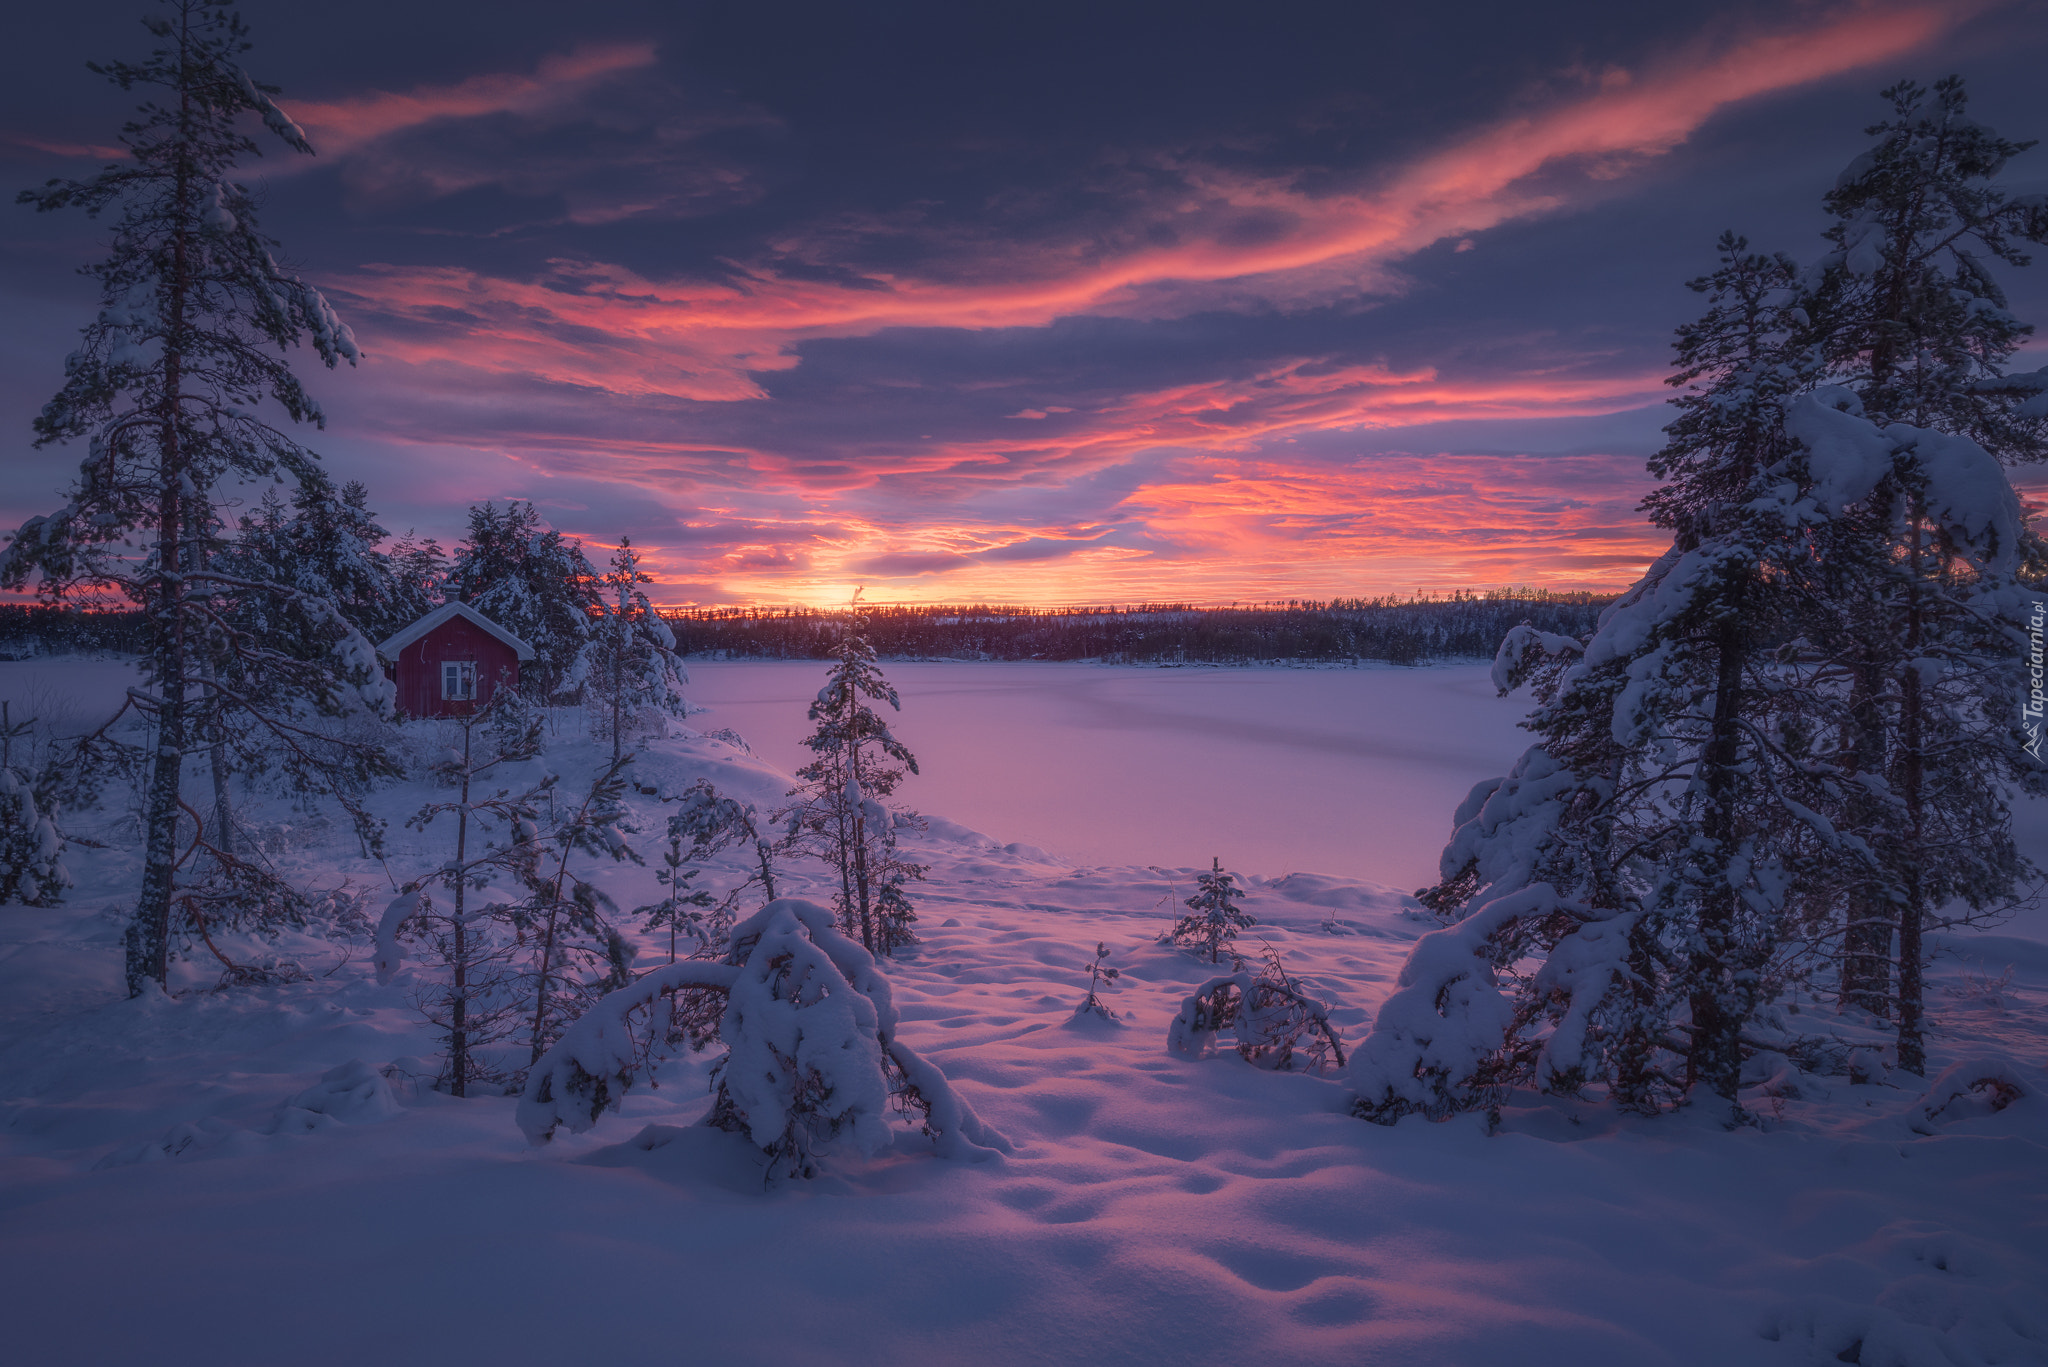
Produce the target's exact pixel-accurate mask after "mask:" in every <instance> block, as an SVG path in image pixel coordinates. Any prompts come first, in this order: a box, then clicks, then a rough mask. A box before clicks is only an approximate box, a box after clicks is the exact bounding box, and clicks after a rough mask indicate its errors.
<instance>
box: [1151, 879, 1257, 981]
mask: <svg viewBox="0 0 2048 1367" xmlns="http://www.w3.org/2000/svg"><path fill="white" fill-rule="evenodd" d="M1195 881H1196V883H1197V885H1198V886H1197V888H1196V890H1195V895H1194V896H1192V897H1190V898H1188V899H1187V901H1186V906H1187V908H1188V914H1187V915H1185V916H1183V917H1181V918H1180V919H1179V920H1178V921H1175V922H1174V923H1173V930H1172V931H1171V932H1169V934H1170V937H1171V939H1172V940H1173V942H1174V943H1175V944H1177V945H1187V946H1190V947H1193V948H1195V949H1200V950H1206V951H1207V952H1208V955H1209V962H1210V963H1212V964H1213V963H1217V962H1220V956H1221V954H1222V952H1223V951H1224V950H1225V949H1228V948H1229V947H1230V942H1231V941H1233V940H1235V939H1236V938H1237V933H1238V932H1239V931H1240V930H1246V929H1249V928H1250V927H1252V926H1255V925H1257V924H1258V922H1257V921H1256V920H1254V919H1253V918H1252V917H1251V915H1250V914H1249V913H1247V912H1246V911H1245V910H1244V909H1243V908H1241V907H1239V906H1238V905H1237V904H1238V902H1239V901H1241V900H1242V899H1243V898H1244V889H1243V888H1240V887H1239V886H1238V885H1237V879H1236V876H1235V875H1233V874H1229V873H1226V872H1224V870H1223V861H1222V860H1221V859H1220V858H1211V859H1210V861H1209V872H1207V873H1200V874H1196V875H1195Z"/></svg>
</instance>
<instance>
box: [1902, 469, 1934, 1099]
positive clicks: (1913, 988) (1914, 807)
mask: <svg viewBox="0 0 2048 1367" xmlns="http://www.w3.org/2000/svg"><path fill="white" fill-rule="evenodd" d="M1922 519H1923V512H1922V509H1921V508H1920V507H1919V506H1918V500H1917V498H1916V500H1915V506H1914V508H1913V510H1912V517H1911V521H1910V524H1909V525H1910V529H1911V535H1912V538H1913V545H1912V552H1911V555H1910V557H1909V559H1908V580H1907V582H1908V583H1909V584H1910V585H1911V592H1912V597H1911V598H1910V599H1909V600H1908V602H1907V607H1906V668H1905V670H1904V672H1903V673H1902V675H1901V677H1900V680H1899V683H1900V694H1899V732H1900V735H1899V739H1900V742H1901V748H1902V749H1903V751H1904V754H1902V755H1901V756H1900V759H1901V760H1902V765H1901V769H1902V773H1901V775H1900V777H1901V782H1900V785H1899V786H1900V787H1901V788H1902V789H1903V790H1904V796H1905V799H1906V827H1907V837H1906V849H1905V856H1906V866H1905V869H1904V870H1903V873H1904V877H1903V878H1902V879H1901V880H1900V882H1901V883H1902V884H1903V885H1904V886H1903V889H1902V893H1903V895H1902V896H1901V898H1900V901H1899V1017H1898V1020H1899V1067H1900V1068H1902V1069H1904V1070H1905V1071H1906V1072H1909V1073H1915V1074H1924V1073H1925V1072H1926V1071H1927V1043H1926V1040H1925V1038H1924V1036H1923V1033H1922V1026H1921V1017H1922V1013H1923V1009H1924V1002H1923V999H1922V982H1921V965H1920V955H1921V923H1922V917H1923V912H1924V910H1925V908H1924V906H1923V900H1924V897H1925V893H1924V891H1923V887H1924V882H1923V878H1924V874H1923V858H1924V854H1925V841H1926V824H1927V811H1926V775H1927V763H1926V736H1927V730H1926V728H1927V709H1926V698H1925V696H1924V695H1923V692H1922V689H1923V682H1922V680H1921V677H1920V670H1919V668H1918V667H1917V666H1918V664H1919V657H1920V647H1921V645H1922V643H1923V639H1924V635H1925V631H1926V605H1925V602H1924V601H1923V595H1922V591H1921V579H1920V574H1921V559H1922V547H1921V543H1920V524H1921V521H1922Z"/></svg>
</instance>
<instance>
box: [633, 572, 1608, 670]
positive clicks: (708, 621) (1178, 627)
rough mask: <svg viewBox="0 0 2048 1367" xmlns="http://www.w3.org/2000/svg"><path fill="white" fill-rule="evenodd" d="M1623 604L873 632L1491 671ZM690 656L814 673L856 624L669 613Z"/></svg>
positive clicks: (1010, 617) (869, 611)
mask: <svg viewBox="0 0 2048 1367" xmlns="http://www.w3.org/2000/svg"><path fill="white" fill-rule="evenodd" d="M1611 601H1613V599H1612V595H1601V594H1588V593H1552V592H1548V591H1545V590H1541V589H1500V590H1495V591H1492V592H1489V593H1483V594H1465V593H1459V594H1452V595H1450V596H1448V597H1443V598H1339V599H1335V600H1332V601H1329V602H1314V601H1309V600H1296V601H1290V602H1284V603H1257V604H1246V605H1242V606H1231V607H1193V606H1190V605H1187V604H1182V603H1143V604H1135V605H1131V606H1125V607H1093V608H1052V609H1042V608H1017V607H993V606H986V605H975V606H969V607H960V606H916V607H899V606H879V605H878V606H874V607H868V608H865V609H863V616H864V618H865V624H864V626H863V628H862V630H863V632H864V634H865V635H866V636H867V638H868V641H869V643H870V644H872V645H873V646H874V648H875V651H876V653H877V654H880V655H882V656H885V657H893V658H896V659H905V658H909V659H934V658H937V659H953V660H962V659H964V660H1102V661H1105V662H1109V663H1115V664H1155V663H1160V664H1163V663H1175V662H1180V661H1192V662H1202V663H1211V664H1249V663H1253V662H1257V661H1274V660H1306V661H1346V660H1385V661H1390V662H1392V663H1394V664H1420V663H1422V662H1423V661H1426V660H1447V659H1485V658H1489V657H1491V656H1492V655H1493V652H1494V650H1495V649H1496V648H1497V647H1498V646H1499V645H1500V640H1501V637H1503V636H1505V635H1506V634H1507V632H1508V630H1509V629H1510V628H1512V627H1513V626H1515V625H1516V624H1517V623H1519V622H1524V621H1527V622H1532V623H1534V624H1535V625H1536V626H1537V627H1539V628H1541V629H1542V630H1544V631H1552V632H1557V633H1559V634H1561V635H1574V636H1576V635H1582V634H1584V633H1585V632H1586V631H1588V630H1590V629H1591V627H1592V625H1593V621H1594V619H1595V618H1596V617H1598V616H1599V614H1600V609H1601V608H1602V607H1603V606H1605V605H1606V604H1607V603H1609V602H1611ZM662 616H663V617H665V618H667V619H668V622H669V625H670V628H671V629H672V630H673V631H674V632H675V634H676V647H677V649H678V650H680V651H682V652H684V653H686V654H689V655H695V656H699V657H706V656H708V657H712V658H730V659H772V660H815V659H821V658H823V657H824V656H826V655H827V654H828V653H830V650H831V647H832V644H833V642H835V641H836V640H838V638H839V635H840V633H841V632H843V631H844V630H845V629H846V627H847V624H848V622H849V621H850V620H851V614H850V613H849V612H847V611H845V610H837V611H830V612H822V611H817V610H814V609H808V608H692V609H682V610H673V611H664V612H663V613H662Z"/></svg>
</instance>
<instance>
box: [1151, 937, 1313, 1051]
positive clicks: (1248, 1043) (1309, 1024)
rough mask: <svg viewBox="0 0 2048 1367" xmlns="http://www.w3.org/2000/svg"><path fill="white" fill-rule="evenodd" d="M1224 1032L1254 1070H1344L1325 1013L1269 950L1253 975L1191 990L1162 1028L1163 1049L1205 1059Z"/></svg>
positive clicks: (1240, 975)
mask: <svg viewBox="0 0 2048 1367" xmlns="http://www.w3.org/2000/svg"><path fill="white" fill-rule="evenodd" d="M1225 1031H1229V1032H1230V1033H1231V1034H1232V1035H1233V1036H1234V1037H1235V1038H1236V1041H1237V1052H1238V1055H1239V1057H1241V1058H1243V1059H1244V1060H1245V1061H1246V1062H1248V1063H1251V1064H1252V1065H1254V1066H1255V1067H1259V1068H1266V1069H1270V1070H1273V1071H1275V1072H1288V1071H1300V1072H1308V1073H1327V1072H1329V1071H1330V1070H1331V1069H1333V1068H1342V1067H1343V1066H1344V1044H1343V1041H1341V1040H1340V1039H1338V1038H1337V1031H1336V1028H1335V1027H1334V1026H1332V1025H1331V1024H1330V1009H1329V1007H1328V1006H1326V1005H1325V1004H1324V1003H1322V1002H1320V1001H1318V1000H1316V999H1315V998H1314V997H1311V996H1310V995H1309V994H1308V992H1307V991H1306V990H1305V989H1304V988H1303V987H1302V984H1301V981H1300V979H1298V978H1296V977H1294V976H1293V975H1292V974H1290V973H1288V971H1287V968H1286V966H1285V965H1284V964H1282V963H1281V962H1280V956H1279V955H1278V954H1277V953H1275V952H1274V951H1273V950H1271V949H1268V950H1267V951H1266V961H1265V963H1264V964H1263V965H1261V966H1260V968H1259V971H1258V972H1256V973H1253V972H1251V971H1250V970H1249V969H1245V970H1240V971H1239V972H1236V973H1232V974H1230V975H1229V976H1227V977H1221V978H1211V979H1210V980H1209V981H1208V982H1205V983H1203V984H1202V985H1201V986H1200V987H1198V988H1196V989H1195V991H1194V993H1193V994H1192V995H1190V996H1189V997H1188V998H1187V999H1186V1000H1185V1001H1183V1002H1182V1003H1181V1006H1180V1013H1179V1014H1178V1015H1176V1016H1175V1017H1174V1018H1173V1024H1172V1025H1171V1026H1169V1027H1168V1028H1167V1033H1166V1047H1167V1049H1168V1050H1170V1051H1171V1052H1173V1053H1177V1054H1187V1055H1190V1056H1192V1057H1194V1058H1206V1057H1208V1056H1209V1055H1211V1054H1213V1053H1215V1052H1216V1037H1217V1036H1218V1035H1220V1034H1222V1033H1224V1032H1225Z"/></svg>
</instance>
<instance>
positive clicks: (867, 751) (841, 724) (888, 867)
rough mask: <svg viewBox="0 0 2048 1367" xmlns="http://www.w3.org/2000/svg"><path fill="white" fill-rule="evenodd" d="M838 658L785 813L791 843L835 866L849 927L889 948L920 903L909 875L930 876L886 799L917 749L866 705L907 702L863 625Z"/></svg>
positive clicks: (871, 948)
mask: <svg viewBox="0 0 2048 1367" xmlns="http://www.w3.org/2000/svg"><path fill="white" fill-rule="evenodd" d="M833 661H834V663H833V665H832V670H831V673H830V674H828V675H827V676H826V679H825V686H824V687H823V688H821V689H819V690H818V696H817V698H816V699H815V700H814V701H813V702H812V703H811V707H810V713H809V716H810V720H811V721H812V722H814V723H816V729H815V730H814V731H812V732H811V734H810V735H809V736H806V737H805V738H804V746H805V748H806V749H808V750H809V751H810V752H811V754H812V755H813V756H815V758H813V759H812V761H811V762H810V763H809V764H807V765H805V766H804V767H803V768H801V769H799V770H797V771H796V777H797V780H798V784H797V786H796V787H795V788H792V789H790V792H789V795H790V797H791V798H793V799H795V800H794V801H793V802H792V803H791V805H790V806H789V807H788V808H786V809H784V811H783V812H782V813H780V814H779V815H780V816H781V818H782V819H784V820H787V821H788V822H790V824H791V843H792V845H793V846H794V847H795V848H799V849H802V850H804V851H805V852H807V853H810V854H813V855H815V856H816V857H817V858H819V859H822V860H824V861H825V863H826V864H827V865H829V866H830V867H831V869H832V871H833V874H834V876H835V877H836V878H837V880H838V882H839V892H838V895H837V896H836V898H835V899H834V900H835V902H836V903H837V905H838V908H839V915H840V924H841V926H842V928H843V929H844V931H845V933H846V934H847V935H848V936H850V937H857V938H858V939H859V940H860V942H861V945H862V946H863V947H864V948H865V949H866V950H867V951H868V952H869V953H871V954H876V953H886V952H887V951H888V950H889V949H891V948H893V947H894V946H896V945H900V944H904V943H907V942H908V939H909V934H908V930H909V921H910V919H911V917H912V915H914V913H911V912H910V903H909V899H908V898H907V897H905V896H904V895H903V890H902V884H903V883H904V882H905V881H906V880H908V879H914V878H921V877H923V876H924V869H923V868H922V867H921V866H919V865H915V864H909V863H906V862H904V861H903V860H901V859H900V858H898V857H897V854H896V825H897V815H896V814H895V813H893V812H891V811H890V809H889V808H887V807H885V806H883V805H882V801H881V799H883V798H886V797H888V796H889V795H890V794H891V793H893V792H895V791H896V785H897V784H898V783H900V782H902V781H903V776H904V774H905V773H906V772H907V773H912V774H914V773H916V772H917V759H916V758H915V757H914V756H913V755H912V754H911V753H910V751H909V750H908V749H907V748H906V747H905V746H904V744H903V742H901V741H899V740H897V739H896V737H895V736H893V735H891V734H890V732H889V727H888V725H887V723H885V722H884V721H883V720H882V718H881V716H880V714H878V713H877V712H876V711H875V710H874V709H873V708H872V707H870V706H869V705H868V703H869V701H870V700H873V701H877V702H886V703H887V704H889V706H890V707H891V708H894V709H897V710H899V711H900V710H901V709H902V706H903V704H902V701H901V699H899V698H898V697H897V694H896V689H895V687H894V685H892V684H891V683H890V682H889V681H888V680H887V679H886V678H884V677H883V676H882V668H881V665H880V663H879V662H877V660H876V659H875V652H874V648H873V647H871V646H870V645H869V644H868V643H867V639H866V638H865V637H863V636H862V635H860V633H859V631H858V630H857V629H856V630H852V631H849V632H847V634H846V636H845V637H844V638H843V639H842V640H841V641H840V643H839V645H838V647H837V648H836V649H835V650H834V651H833ZM892 888H893V891H891V889H892ZM885 894H886V902H887V904H886V906H885V905H884V899H885ZM885 914H886V915H887V917H888V918H889V920H888V924H887V925H885V924H884V916H885Z"/></svg>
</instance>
